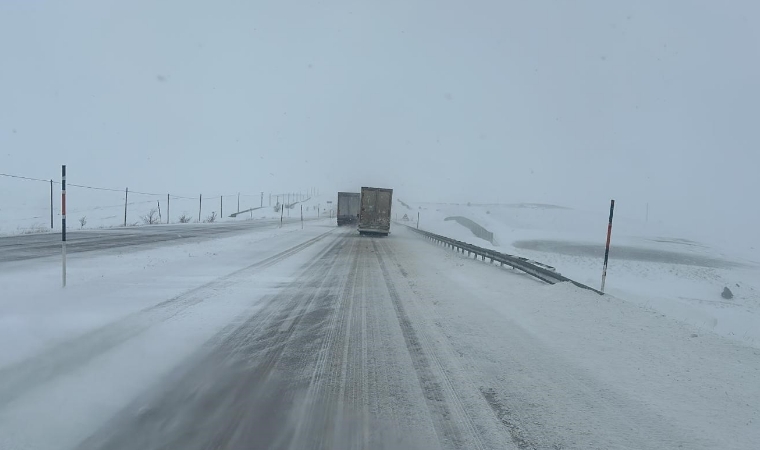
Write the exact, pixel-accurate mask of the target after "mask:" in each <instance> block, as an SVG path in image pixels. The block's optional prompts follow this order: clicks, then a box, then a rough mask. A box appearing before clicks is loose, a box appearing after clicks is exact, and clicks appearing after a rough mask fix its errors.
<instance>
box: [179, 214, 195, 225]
mask: <svg viewBox="0 0 760 450" xmlns="http://www.w3.org/2000/svg"><path fill="white" fill-rule="evenodd" d="M191 220H192V218H191V217H190V216H188V215H187V214H182V215H181V216H179V223H190V221H191Z"/></svg>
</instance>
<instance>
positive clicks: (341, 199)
mask: <svg viewBox="0 0 760 450" xmlns="http://www.w3.org/2000/svg"><path fill="white" fill-rule="evenodd" d="M360 206H361V194H360V193H359V192H338V214H337V216H338V226H341V225H346V224H351V223H356V222H357V221H358V220H359V208H360Z"/></svg>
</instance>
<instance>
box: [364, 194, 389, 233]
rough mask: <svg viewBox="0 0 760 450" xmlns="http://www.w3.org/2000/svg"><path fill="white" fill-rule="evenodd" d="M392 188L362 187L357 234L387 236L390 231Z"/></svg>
mask: <svg viewBox="0 0 760 450" xmlns="http://www.w3.org/2000/svg"><path fill="white" fill-rule="evenodd" d="M392 198H393V189H385V188H373V187H362V192H361V207H360V209H359V227H358V228H359V234H362V235H366V234H375V235H381V236H388V234H389V233H390V232H391V204H392Z"/></svg>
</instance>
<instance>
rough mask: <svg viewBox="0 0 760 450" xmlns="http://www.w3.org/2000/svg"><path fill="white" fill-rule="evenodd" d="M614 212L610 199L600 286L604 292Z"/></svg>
mask: <svg viewBox="0 0 760 450" xmlns="http://www.w3.org/2000/svg"><path fill="white" fill-rule="evenodd" d="M614 212H615V200H611V201H610V221H609V223H608V224H607V246H606V247H605V249H604V269H603V270H602V288H601V289H600V291H602V292H604V283H605V281H607V261H608V260H609V257H610V238H611V237H612V214H613V213H614Z"/></svg>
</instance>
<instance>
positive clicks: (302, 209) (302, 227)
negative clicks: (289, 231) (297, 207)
mask: <svg viewBox="0 0 760 450" xmlns="http://www.w3.org/2000/svg"><path fill="white" fill-rule="evenodd" d="M301 229H302V230H303V205H301Z"/></svg>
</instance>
